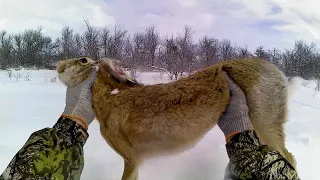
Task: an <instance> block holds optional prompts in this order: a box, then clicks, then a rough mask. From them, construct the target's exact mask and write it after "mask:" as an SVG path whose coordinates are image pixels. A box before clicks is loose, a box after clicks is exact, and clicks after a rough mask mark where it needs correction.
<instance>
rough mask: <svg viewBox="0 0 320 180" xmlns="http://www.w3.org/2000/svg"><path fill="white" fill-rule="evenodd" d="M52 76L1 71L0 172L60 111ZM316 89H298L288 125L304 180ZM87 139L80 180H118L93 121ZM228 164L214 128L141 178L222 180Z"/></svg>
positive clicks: (316, 137)
mask: <svg viewBox="0 0 320 180" xmlns="http://www.w3.org/2000/svg"><path fill="white" fill-rule="evenodd" d="M18 74H20V75H21V77H19V76H17V75H18ZM28 74H29V76H30V77H29V78H27V76H28ZM55 76H56V74H55V72H54V71H48V70H39V71H35V70H20V71H16V72H13V75H12V78H11V79H10V78H9V77H8V73H7V72H6V71H0V122H1V126H0V173H2V172H3V170H4V169H5V167H6V166H7V165H8V163H9V161H10V160H11V159H12V157H13V156H14V155H15V153H16V152H17V151H18V150H19V149H20V148H21V147H22V145H23V144H24V143H25V141H26V140H27V139H28V137H29V136H30V134H31V133H32V132H34V131H36V130H39V129H42V128H44V127H51V126H52V125H53V124H54V123H55V122H56V120H57V119H58V118H59V115H60V113H61V112H62V111H63V108H64V100H65V89H66V88H65V87H64V86H63V85H62V84H61V83H60V82H59V80H56V81H54V77H55ZM17 77H18V78H17ZM138 79H139V80H140V81H141V82H143V83H146V84H153V83H158V82H167V81H168V78H167V76H165V75H164V76H163V77H162V79H160V76H159V73H140V74H138ZM314 85H315V84H313V83H310V84H308V86H306V87H302V88H301V89H299V91H298V92H297V94H296V95H295V96H294V97H293V99H292V100H291V101H290V106H289V111H290V112H289V122H288V123H287V125H286V134H287V147H288V149H289V150H290V151H291V152H292V153H293V154H294V155H295V156H296V159H297V162H298V171H299V174H300V177H301V178H302V179H308V180H317V179H319V177H318V176H319V175H318V173H319V171H320V155H319V154H320V92H318V93H316V92H315V91H314V90H313V89H314ZM89 134H90V138H89V139H88V141H87V143H86V145H85V148H84V152H85V167H84V170H83V174H82V179H84V180H87V179H90V180H91V179H92V180H100V179H101V180H102V179H103V180H116V179H120V177H121V175H122V171H123V160H122V158H121V157H120V156H119V155H117V154H116V153H115V152H114V151H113V150H112V149H111V148H110V147H109V146H108V145H107V143H106V142H105V141H104V140H103V138H102V137H101V135H100V132H99V126H98V122H97V121H94V122H93V123H92V124H91V125H90V127H89ZM227 162H228V158H227V154H226V152H225V147H224V137H223V134H222V132H221V131H220V130H219V129H218V128H217V127H215V128H213V129H212V130H211V131H210V132H209V133H208V134H207V135H206V136H205V137H204V138H203V139H202V141H200V143H199V144H198V145H197V146H196V147H194V148H193V149H191V150H189V151H187V152H184V153H182V154H179V155H176V156H172V157H163V158H160V159H159V158H158V159H151V160H148V161H147V162H145V164H144V165H143V166H141V168H140V178H139V179H140V180H150V179H152V180H163V179H166V180H209V179H222V177H223V173H224V168H225V166H226V164H227Z"/></svg>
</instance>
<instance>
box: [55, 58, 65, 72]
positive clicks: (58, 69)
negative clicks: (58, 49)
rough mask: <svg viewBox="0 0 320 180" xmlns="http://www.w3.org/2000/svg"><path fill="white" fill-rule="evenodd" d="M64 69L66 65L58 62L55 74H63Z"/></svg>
mask: <svg viewBox="0 0 320 180" xmlns="http://www.w3.org/2000/svg"><path fill="white" fill-rule="evenodd" d="M65 69H66V63H65V62H63V61H62V62H60V63H59V65H58V67H57V72H58V74H62V73H64V71H65Z"/></svg>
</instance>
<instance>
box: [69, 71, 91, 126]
mask: <svg viewBox="0 0 320 180" xmlns="http://www.w3.org/2000/svg"><path fill="white" fill-rule="evenodd" d="M96 76H97V70H96V68H94V70H93V71H92V73H91V74H90V76H89V77H88V78H87V79H86V80H84V81H82V82H81V83H79V84H78V85H76V86H74V87H71V88H70V87H68V88H67V95H66V107H65V109H64V112H63V116H66V117H69V118H71V119H73V120H75V121H77V122H78V123H79V124H80V125H82V126H83V127H84V128H86V129H88V125H89V124H90V123H91V122H92V121H93V119H94V118H95V116H96V112H95V110H94V109H93V107H92V94H91V87H92V85H93V83H94V80H95V78H96Z"/></svg>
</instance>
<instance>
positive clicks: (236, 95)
mask: <svg viewBox="0 0 320 180" xmlns="http://www.w3.org/2000/svg"><path fill="white" fill-rule="evenodd" d="M223 75H224V77H225V78H226V80H227V82H228V84H229V89H230V100H229V104H228V107H227V109H226V111H225V112H224V114H223V115H222V116H221V117H220V119H219V121H218V126H219V127H220V129H221V130H222V132H223V133H224V135H225V137H226V140H227V141H228V140H229V139H230V137H232V136H233V135H234V134H236V133H238V132H242V131H246V130H252V129H253V128H252V124H251V121H250V118H249V108H248V105H247V100H246V96H245V94H244V92H243V91H242V90H241V89H240V87H239V86H238V85H237V84H236V83H235V82H234V81H233V80H232V79H231V78H230V77H229V76H228V75H227V73H225V72H223Z"/></svg>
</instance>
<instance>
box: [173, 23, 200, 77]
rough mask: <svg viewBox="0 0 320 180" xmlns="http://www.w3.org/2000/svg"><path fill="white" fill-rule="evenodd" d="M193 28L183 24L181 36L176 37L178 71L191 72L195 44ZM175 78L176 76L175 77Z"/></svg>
mask: <svg viewBox="0 0 320 180" xmlns="http://www.w3.org/2000/svg"><path fill="white" fill-rule="evenodd" d="M193 33H194V32H193V30H192V28H191V27H189V26H185V28H184V32H183V35H182V36H178V37H177V38H176V44H177V46H178V47H179V48H178V57H179V59H178V62H177V63H178V64H177V68H178V69H179V73H183V72H188V73H191V72H192V70H194V67H195V62H194V60H195V56H196V51H195V50H196V45H195V44H194V43H193ZM176 79H177V77H176Z"/></svg>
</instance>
